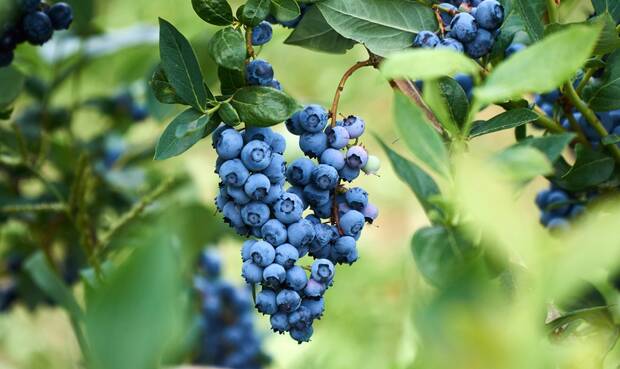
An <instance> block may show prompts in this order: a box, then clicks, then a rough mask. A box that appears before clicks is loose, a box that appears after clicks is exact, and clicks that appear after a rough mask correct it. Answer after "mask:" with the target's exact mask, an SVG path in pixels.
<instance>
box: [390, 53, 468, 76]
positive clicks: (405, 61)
mask: <svg viewBox="0 0 620 369" xmlns="http://www.w3.org/2000/svg"><path fill="white" fill-rule="evenodd" d="M479 70H480V67H479V66H478V64H476V62H475V61H473V60H472V59H471V58H469V57H467V56H465V54H463V53H459V52H456V51H452V50H448V49H412V50H406V51H401V52H398V53H394V54H392V55H390V56H389V58H387V60H385V61H384V62H383V63H382V64H381V73H382V74H383V76H385V78H387V79H400V78H409V79H412V80H430V79H438V78H441V77H446V76H454V75H455V74H457V73H464V74H470V75H476V74H477V73H478V71H479Z"/></svg>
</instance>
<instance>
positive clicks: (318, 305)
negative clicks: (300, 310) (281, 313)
mask: <svg viewBox="0 0 620 369" xmlns="http://www.w3.org/2000/svg"><path fill="white" fill-rule="evenodd" d="M301 306H303V307H305V308H306V309H308V311H309V312H310V317H311V318H312V319H318V318H320V317H321V316H322V315H323V312H324V311H325V300H323V298H322V297H321V298H320V299H316V300H315V299H303V301H302V302H301Z"/></svg>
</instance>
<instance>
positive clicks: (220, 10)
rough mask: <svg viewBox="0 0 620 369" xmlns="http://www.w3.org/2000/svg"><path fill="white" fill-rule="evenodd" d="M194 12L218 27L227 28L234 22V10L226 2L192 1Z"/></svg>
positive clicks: (218, 0)
mask: <svg viewBox="0 0 620 369" xmlns="http://www.w3.org/2000/svg"><path fill="white" fill-rule="evenodd" d="M192 6H193V7H194V11H195V12H196V14H198V16H199V17H200V18H202V20H204V21H205V22H207V23H211V24H214V25H216V26H227V25H229V24H232V22H233V21H234V17H233V13H232V9H231V8H230V5H229V4H228V1H226V0H192Z"/></svg>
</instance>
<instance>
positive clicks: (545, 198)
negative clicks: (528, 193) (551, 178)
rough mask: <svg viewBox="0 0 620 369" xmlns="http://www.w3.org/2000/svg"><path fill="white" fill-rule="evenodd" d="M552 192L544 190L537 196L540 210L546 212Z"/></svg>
mask: <svg viewBox="0 0 620 369" xmlns="http://www.w3.org/2000/svg"><path fill="white" fill-rule="evenodd" d="M550 194H551V190H542V191H540V192H539V193H538V194H537V195H536V205H537V206H538V208H539V209H541V210H544V209H545V208H547V205H549V195H550Z"/></svg>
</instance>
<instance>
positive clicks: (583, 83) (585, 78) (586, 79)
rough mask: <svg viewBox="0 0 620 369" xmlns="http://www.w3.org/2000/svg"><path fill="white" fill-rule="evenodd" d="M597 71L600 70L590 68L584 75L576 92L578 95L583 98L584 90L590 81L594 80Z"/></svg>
mask: <svg viewBox="0 0 620 369" xmlns="http://www.w3.org/2000/svg"><path fill="white" fill-rule="evenodd" d="M597 70H598V68H589V69H588V70H587V71H586V73H585V74H584V75H583V78H582V79H581V82H579V85H578V86H577V89H576V91H577V94H578V95H580V96H581V93H582V92H583V89H584V88H585V87H586V85H587V84H588V82H589V81H590V79H592V76H594V73H596V71H597Z"/></svg>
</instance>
